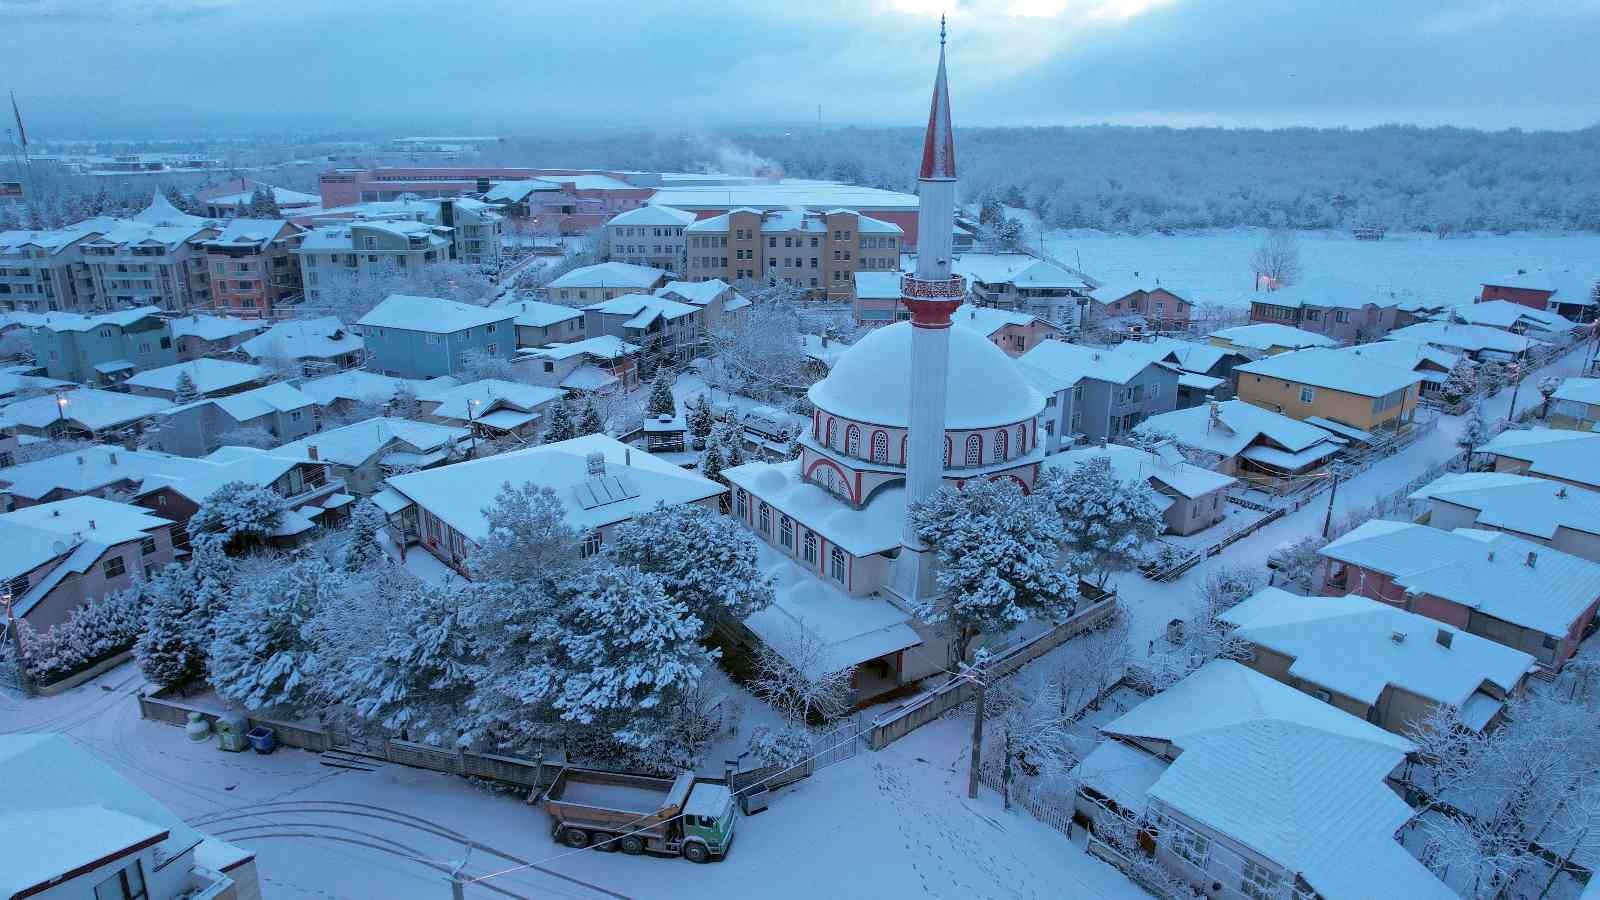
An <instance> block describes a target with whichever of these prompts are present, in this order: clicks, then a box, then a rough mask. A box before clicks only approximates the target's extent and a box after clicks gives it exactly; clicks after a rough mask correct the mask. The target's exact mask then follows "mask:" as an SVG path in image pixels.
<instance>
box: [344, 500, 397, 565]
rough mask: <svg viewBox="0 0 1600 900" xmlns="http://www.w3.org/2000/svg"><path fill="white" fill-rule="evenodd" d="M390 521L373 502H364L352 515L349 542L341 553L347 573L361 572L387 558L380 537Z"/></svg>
mask: <svg viewBox="0 0 1600 900" xmlns="http://www.w3.org/2000/svg"><path fill="white" fill-rule="evenodd" d="M386 524H388V520H387V519H386V518H385V517H384V515H383V510H381V509H379V508H378V505H377V504H376V503H373V502H372V501H371V500H362V501H361V502H360V503H357V504H356V508H355V509H354V510H352V511H351V513H350V528H349V532H350V534H349V540H347V541H346V542H345V545H344V547H343V549H342V551H341V552H340V565H341V566H343V568H344V570H345V571H346V572H360V571H363V570H365V569H368V568H370V567H371V566H373V565H374V564H376V563H378V562H381V561H382V560H383V559H384V558H385V557H384V553H383V544H382V543H381V542H380V540H379V539H380V537H381V536H382V533H383V528H384V526H385V525H386Z"/></svg>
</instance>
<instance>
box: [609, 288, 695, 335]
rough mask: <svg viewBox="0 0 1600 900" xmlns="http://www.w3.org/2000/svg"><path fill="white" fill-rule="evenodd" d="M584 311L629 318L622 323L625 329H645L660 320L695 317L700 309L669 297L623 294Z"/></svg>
mask: <svg viewBox="0 0 1600 900" xmlns="http://www.w3.org/2000/svg"><path fill="white" fill-rule="evenodd" d="M584 309H585V310H586V311H588V310H592V311H594V312H598V313H603V314H604V315H608V316H628V317H629V318H628V320H627V321H625V322H623V323H622V326H623V327H624V328H645V327H648V326H649V324H650V323H651V322H654V321H655V320H656V319H658V318H667V319H681V318H683V317H684V316H691V315H694V314H695V313H696V312H699V310H700V307H698V306H695V305H693V304H691V303H680V302H679V301H677V300H673V299H670V298H668V297H656V296H652V295H650V294H623V295H622V296H620V297H614V298H612V299H610V300H602V301H600V302H599V303H592V304H590V305H588V306H585V307H584Z"/></svg>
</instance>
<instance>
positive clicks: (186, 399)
mask: <svg viewBox="0 0 1600 900" xmlns="http://www.w3.org/2000/svg"><path fill="white" fill-rule="evenodd" d="M199 399H200V390H199V388H196V387H195V384H194V379H193V378H191V377H190V376H189V370H188V369H184V370H183V371H181V372H179V373H178V383H177V385H176V386H174V387H173V389H172V402H173V403H179V404H181V403H193V402H194V401H196V400H199Z"/></svg>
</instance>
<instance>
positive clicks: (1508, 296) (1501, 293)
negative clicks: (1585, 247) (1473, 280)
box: [1478, 269, 1597, 322]
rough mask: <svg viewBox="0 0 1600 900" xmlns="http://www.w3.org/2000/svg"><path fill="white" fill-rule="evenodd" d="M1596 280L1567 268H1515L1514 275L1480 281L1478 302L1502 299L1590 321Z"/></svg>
mask: <svg viewBox="0 0 1600 900" xmlns="http://www.w3.org/2000/svg"><path fill="white" fill-rule="evenodd" d="M1595 284H1596V281H1595V279H1594V278H1593V277H1575V276H1573V275H1572V273H1570V272H1560V273H1541V272H1534V273H1529V272H1527V271H1525V270H1522V269H1519V270H1517V273H1516V274H1515V275H1510V276H1506V277H1503V278H1500V279H1499V280H1497V281H1485V282H1483V290H1481V291H1480V292H1479V293H1478V300H1479V302H1484V301H1490V300H1504V301H1506V302H1507V303H1515V304H1517V305H1518V306H1525V307H1527V308H1528V309H1532V310H1548V311H1550V312H1553V313H1557V314H1559V315H1561V316H1563V317H1565V318H1567V319H1570V320H1572V321H1574V322H1593V321H1594V319H1595V310H1596V308H1597V307H1596V293H1595Z"/></svg>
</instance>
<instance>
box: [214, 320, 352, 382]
mask: <svg viewBox="0 0 1600 900" xmlns="http://www.w3.org/2000/svg"><path fill="white" fill-rule="evenodd" d="M365 347H366V345H365V343H364V342H363V341H362V340H361V335H359V334H356V333H355V332H354V331H352V330H350V328H349V327H348V326H346V325H345V324H344V323H343V322H341V321H339V319H338V317H336V316H323V317H321V318H319V319H289V320H287V321H284V322H279V323H278V324H276V325H274V326H272V327H271V328H268V329H267V330H266V331H263V332H262V333H260V334H258V335H256V336H254V337H251V338H248V339H246V340H244V341H241V342H240V343H239V349H238V353H239V354H240V355H242V356H244V357H245V358H247V359H250V360H252V361H254V362H258V363H263V364H268V365H272V366H275V367H277V368H280V369H289V368H291V366H290V365H288V364H290V363H297V364H299V367H300V374H302V375H307V376H317V375H326V374H328V373H329V372H337V371H341V370H344V369H349V368H353V367H355V366H359V365H361V363H362V361H363V360H364V359H365V358H366V354H365Z"/></svg>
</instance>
